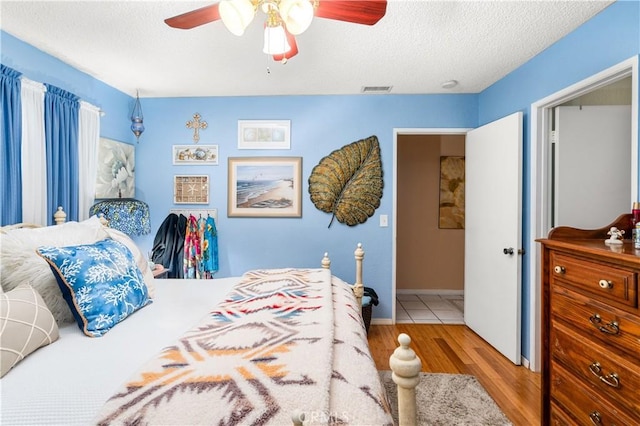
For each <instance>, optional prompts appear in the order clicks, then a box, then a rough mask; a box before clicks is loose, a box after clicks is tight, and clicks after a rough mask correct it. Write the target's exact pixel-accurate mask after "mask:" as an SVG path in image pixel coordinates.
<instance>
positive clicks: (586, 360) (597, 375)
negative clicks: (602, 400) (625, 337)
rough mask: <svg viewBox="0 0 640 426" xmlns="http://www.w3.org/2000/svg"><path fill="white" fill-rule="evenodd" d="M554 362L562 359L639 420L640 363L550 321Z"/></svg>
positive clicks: (564, 363)
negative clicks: (611, 351)
mask: <svg viewBox="0 0 640 426" xmlns="http://www.w3.org/2000/svg"><path fill="white" fill-rule="evenodd" d="M550 350H551V356H552V360H553V361H552V362H561V363H562V364H563V365H564V366H565V367H566V368H567V369H568V370H570V371H571V372H572V373H573V374H574V375H575V376H577V377H579V378H580V379H582V380H584V381H585V382H586V383H589V384H590V385H591V387H592V388H593V389H595V391H596V393H598V394H599V395H600V396H602V397H606V398H607V399H609V400H610V401H612V402H613V403H614V404H616V405H617V406H621V407H624V408H625V409H626V410H627V411H629V413H630V414H632V415H634V416H636V417H637V418H638V419H640V392H639V390H640V365H638V364H637V363H638V360H629V361H627V360H626V359H624V358H622V357H619V356H616V355H615V354H613V353H610V352H608V350H607V348H605V347H604V346H601V345H599V344H596V343H595V341H589V340H586V339H585V338H584V337H583V336H582V335H581V334H578V333H576V332H575V331H573V330H571V329H570V328H569V327H567V326H565V325H563V324H561V323H559V322H557V321H553V320H552V322H551V347H550Z"/></svg>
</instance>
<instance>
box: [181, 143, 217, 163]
mask: <svg viewBox="0 0 640 426" xmlns="http://www.w3.org/2000/svg"><path fill="white" fill-rule="evenodd" d="M172 152H173V164H176V165H177V164H185V165H197V164H208V165H211V166H217V165H218V145H173V149H172Z"/></svg>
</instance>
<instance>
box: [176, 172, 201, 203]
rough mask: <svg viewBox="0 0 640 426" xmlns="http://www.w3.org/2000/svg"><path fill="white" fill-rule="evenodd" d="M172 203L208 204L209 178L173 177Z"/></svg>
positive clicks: (193, 176)
mask: <svg viewBox="0 0 640 426" xmlns="http://www.w3.org/2000/svg"><path fill="white" fill-rule="evenodd" d="M173 202H174V204H209V176H207V175H177V176H174V177H173Z"/></svg>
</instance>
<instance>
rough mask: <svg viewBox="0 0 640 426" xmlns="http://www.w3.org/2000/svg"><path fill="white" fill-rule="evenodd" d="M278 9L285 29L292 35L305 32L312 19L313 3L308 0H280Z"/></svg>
mask: <svg viewBox="0 0 640 426" xmlns="http://www.w3.org/2000/svg"><path fill="white" fill-rule="evenodd" d="M278 11H279V12H280V17H281V18H282V20H283V21H284V23H285V25H286V27H287V31H289V32H290V33H291V34H293V35H298V34H302V33H303V32H305V31H306V30H307V28H309V25H311V21H312V20H313V5H312V4H311V2H310V1H309V0H280V3H279V5H278Z"/></svg>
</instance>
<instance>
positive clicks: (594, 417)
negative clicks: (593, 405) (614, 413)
mask: <svg viewBox="0 0 640 426" xmlns="http://www.w3.org/2000/svg"><path fill="white" fill-rule="evenodd" d="M589 420H591V424H594V425H596V426H598V425H601V424H602V417H600V413H598V412H597V411H592V412H591V413H590V414H589Z"/></svg>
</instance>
